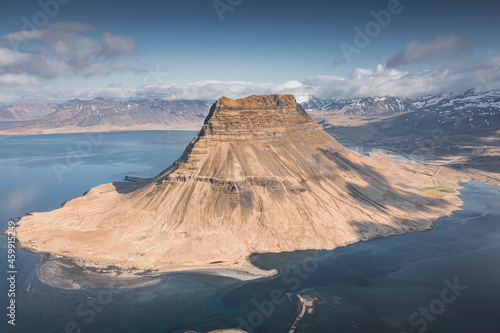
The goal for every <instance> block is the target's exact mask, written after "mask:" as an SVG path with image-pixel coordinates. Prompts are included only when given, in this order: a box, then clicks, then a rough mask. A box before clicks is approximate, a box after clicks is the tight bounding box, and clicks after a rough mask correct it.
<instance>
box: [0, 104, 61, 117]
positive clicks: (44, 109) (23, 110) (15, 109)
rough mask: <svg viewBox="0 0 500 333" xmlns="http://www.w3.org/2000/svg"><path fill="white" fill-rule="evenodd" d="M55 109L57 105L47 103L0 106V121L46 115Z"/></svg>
mask: <svg viewBox="0 0 500 333" xmlns="http://www.w3.org/2000/svg"><path fill="white" fill-rule="evenodd" d="M55 110H57V106H55V105H49V104H40V103H32V104H29V103H28V104H18V105H14V106H9V107H1V108H0V121H25V120H32V119H37V118H40V117H43V116H45V115H48V114H50V113H52V112H54V111H55Z"/></svg>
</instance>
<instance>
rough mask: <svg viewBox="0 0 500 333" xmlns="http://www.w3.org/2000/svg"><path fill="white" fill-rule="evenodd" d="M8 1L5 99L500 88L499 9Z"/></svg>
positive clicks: (2, 56)
mask: <svg viewBox="0 0 500 333" xmlns="http://www.w3.org/2000/svg"><path fill="white" fill-rule="evenodd" d="M1 6H2V8H1V13H2V20H0V36H2V38H1V39H0V88H1V90H0V91H1V92H0V102H2V103H15V102H19V101H52V100H54V101H55V100H64V99H68V98H93V97H98V96H103V97H109V98H120V99H128V98H210V99H214V98H218V97H220V96H221V95H226V96H229V97H242V96H245V95H249V94H253V93H295V94H302V93H308V94H314V95H318V96H320V97H336V96H339V97H342V96H366V95H379V96H380V95H393V96H394V95H395V96H411V95H423V94H431V93H438V92H443V91H460V90H465V89H469V88H477V89H491V88H498V87H499V84H498V82H499V81H500V80H499V79H500V43H499V39H500V35H499V34H498V32H499V31H500V20H498V13H499V12H500V4H498V3H497V2H492V1H474V2H471V1H434V0H401V1H398V0H391V1H373V0H372V1H369V0H352V1H291V0H288V1H281V0H279V1H261V0H252V1H251V0H215V1H213V0H183V1H169V0H167V1H150V0H143V1H128V0H122V1H115V0H111V1H97V0H85V1H84V0H39V1H35V0H18V1H11V2H4V3H2V5H1ZM376 16H379V20H377V19H376ZM367 29H368V30H367ZM370 29H371V30H370ZM359 31H361V33H359Z"/></svg>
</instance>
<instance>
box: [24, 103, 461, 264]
mask: <svg viewBox="0 0 500 333" xmlns="http://www.w3.org/2000/svg"><path fill="white" fill-rule="evenodd" d="M103 103H105V101H103ZM426 168H428V169H429V170H427V169H426ZM435 169H436V168H435V167H432V166H422V165H417V164H413V163H409V164H408V163H407V164H404V163H402V162H397V161H391V160H386V159H376V158H369V157H364V156H361V155H359V154H357V153H355V152H352V151H350V150H347V149H346V148H344V147H343V146H341V145H340V144H339V143H338V142H337V141H336V140H335V139H334V138H333V137H331V136H330V135H328V134H327V133H326V132H324V131H323V130H322V129H321V126H319V125H318V124H317V123H316V122H315V121H314V119H313V118H311V117H310V116H309V115H308V114H307V113H306V112H305V111H304V110H303V109H302V107H301V106H300V105H299V104H297V103H296V101H295V99H294V97H293V96H292V95H265V96H251V97H248V98H244V99H239V100H232V99H229V98H225V97H223V98H221V99H219V100H218V101H217V102H216V103H215V104H213V105H212V107H211V108H210V112H209V114H208V116H207V118H206V119H205V122H204V124H203V127H202V129H201V130H200V132H199V133H198V135H197V136H196V137H195V138H194V139H193V141H192V142H191V143H190V144H189V145H188V146H187V147H186V150H185V151H184V153H183V155H182V156H181V157H180V158H179V159H178V160H177V161H176V162H174V164H172V165H171V166H169V167H168V168H166V169H165V170H164V171H162V172H161V173H160V174H159V175H157V176H156V177H154V178H152V179H147V180H144V181H138V182H131V183H124V182H117V183H113V184H105V185H101V186H98V187H95V188H93V189H91V190H90V191H89V192H88V193H86V194H85V195H84V196H82V197H79V198H76V199H74V200H71V201H69V202H67V203H66V204H64V206H63V207H61V208H59V209H57V210H54V211H51V212H37V213H33V214H31V215H29V216H25V217H23V218H21V220H20V221H19V227H18V229H17V234H18V239H19V241H20V243H21V244H22V246H24V247H25V248H28V249H30V250H33V251H37V252H48V253H51V254H55V255H60V256H64V257H69V258H74V259H79V260H83V261H84V262H86V263H88V264H90V263H92V264H94V265H97V266H106V265H114V266H117V267H121V268H130V267H135V268H139V269H143V270H149V269H151V270H157V271H162V272H163V271H175V270H186V269H199V268H204V269H210V268H231V269H245V270H250V271H253V272H258V270H256V269H255V268H254V267H253V266H252V265H251V264H250V263H249V262H248V257H249V255H250V254H251V253H255V252H281V251H294V250H306V249H333V248H336V247H338V246H342V245H345V244H348V243H352V242H356V241H359V240H366V239H369V238H373V237H379V236H385V235H391V234H400V233H405V232H412V231H417V230H424V229H428V228H431V227H432V225H433V221H434V220H435V219H436V218H437V217H440V216H443V215H446V214H448V213H450V212H451V211H452V210H454V209H455V208H456V207H457V206H458V205H459V203H460V201H459V200H458V199H457V198H456V197H455V195H454V194H452V193H454V191H453V190H451V191H450V190H448V191H444V192H443V193H441V194H442V195H440V198H437V197H436V196H435V195H434V196H432V197H431V196H427V195H425V194H424V192H425V191H423V190H422V188H423V187H426V186H431V185H432V184H433V178H432V175H433V173H434V171H435ZM442 174H445V172H444V171H442Z"/></svg>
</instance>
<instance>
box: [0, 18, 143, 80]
mask: <svg viewBox="0 0 500 333" xmlns="http://www.w3.org/2000/svg"><path fill="white" fill-rule="evenodd" d="M91 30H94V27H93V26H92V25H89V24H86V23H81V22H60V23H53V24H49V25H46V26H44V27H43V28H40V29H37V30H31V31H19V32H15V33H11V34H8V35H5V36H2V39H3V40H4V41H5V42H6V43H7V44H8V45H10V48H0V75H6V74H11V75H21V74H24V75H25V76H29V77H32V78H33V79H51V78H56V77H61V76H70V75H81V76H85V77H89V76H94V75H108V74H110V73H111V72H113V71H124V70H129V69H131V68H130V66H129V65H128V64H127V63H126V62H125V61H124V60H123V59H121V57H123V56H126V55H129V54H131V53H132V52H133V50H134V48H135V42H134V39H133V38H132V37H128V36H123V35H114V34H111V33H109V32H104V33H103V34H102V38H101V39H95V38H90V37H87V36H85V35H84V33H86V32H88V31H91ZM25 45H29V46H30V48H29V49H30V51H26V50H22V48H23V47H24V46H25ZM17 82H18V83H17V84H26V83H30V81H29V80H25V81H23V80H19V81H17ZM1 83H2V81H0V84H1Z"/></svg>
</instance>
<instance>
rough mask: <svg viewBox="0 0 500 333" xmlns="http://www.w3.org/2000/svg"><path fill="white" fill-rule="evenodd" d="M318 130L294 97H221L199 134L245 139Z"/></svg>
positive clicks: (317, 126) (213, 106) (212, 108)
mask: <svg viewBox="0 0 500 333" xmlns="http://www.w3.org/2000/svg"><path fill="white" fill-rule="evenodd" d="M319 129H320V127H319V125H317V123H316V122H315V121H314V119H313V118H311V117H310V116H309V115H308V114H307V113H306V112H305V111H304V110H303V109H302V107H301V106H300V104H298V103H297V102H296V101H295V98H294V97H293V95H253V96H250V97H246V98H242V99H230V98H227V97H222V98H220V99H219V100H218V101H217V102H215V103H214V104H213V105H212V107H211V109H210V112H209V114H208V116H207V118H206V119H205V124H204V125H203V129H202V134H210V135H217V136H222V137H228V136H230V137H232V138H235V137H242V138H245V139H248V138H251V137H253V138H256V137H270V136H276V137H277V136H283V135H287V134H293V133H297V132H304V131H309V132H310V131H314V130H319Z"/></svg>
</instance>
